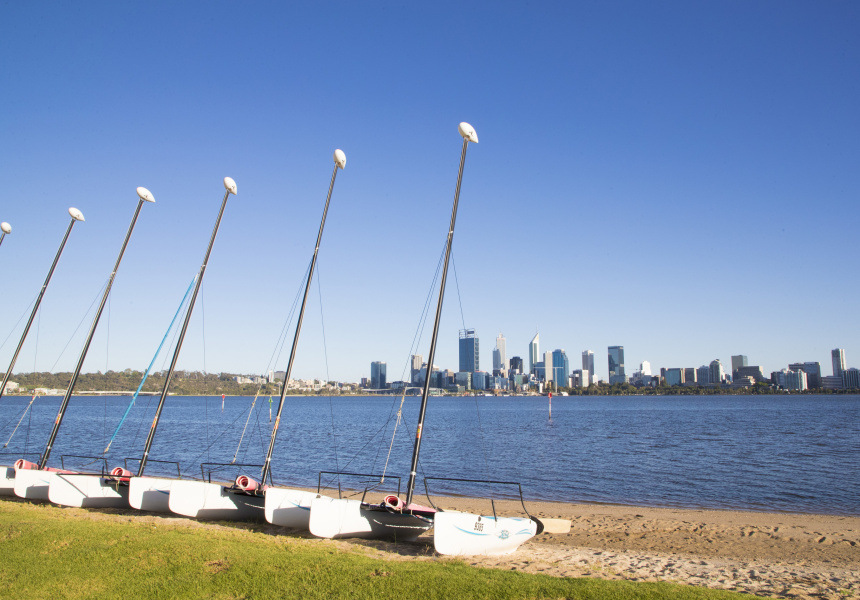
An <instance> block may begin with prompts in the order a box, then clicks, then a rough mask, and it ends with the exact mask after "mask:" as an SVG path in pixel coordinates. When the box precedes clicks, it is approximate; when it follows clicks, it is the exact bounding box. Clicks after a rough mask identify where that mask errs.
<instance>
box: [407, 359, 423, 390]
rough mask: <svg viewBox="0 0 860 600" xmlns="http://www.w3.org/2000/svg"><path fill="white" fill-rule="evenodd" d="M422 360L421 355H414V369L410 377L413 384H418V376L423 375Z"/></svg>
mask: <svg viewBox="0 0 860 600" xmlns="http://www.w3.org/2000/svg"><path fill="white" fill-rule="evenodd" d="M421 358H422V357H421V355H420V354H413V355H412V369H411V373H410V376H409V381H411V382H412V383H418V375H419V374H420V373H421Z"/></svg>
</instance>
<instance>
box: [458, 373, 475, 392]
mask: <svg viewBox="0 0 860 600" xmlns="http://www.w3.org/2000/svg"><path fill="white" fill-rule="evenodd" d="M454 383H455V384H456V385H457V386H458V387H462V388H463V389H464V390H466V391H469V390H471V389H472V371H460V372H458V373H457V375H456V376H455V377H454Z"/></svg>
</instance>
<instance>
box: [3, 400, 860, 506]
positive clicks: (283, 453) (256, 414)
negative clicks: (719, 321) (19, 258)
mask: <svg viewBox="0 0 860 600" xmlns="http://www.w3.org/2000/svg"><path fill="white" fill-rule="evenodd" d="M277 400H278V399H277V398H274V403H273V404H272V412H273V413H276V411H277ZM29 401H30V398H24V397H20V396H17V397H10V396H7V397H5V398H3V400H2V401H0V443H6V441H7V439H8V438H9V436H10V434H11V433H12V430H13V429H14V428H15V425H16V424H17V423H18V421H19V419H20V417H21V415H22V414H23V413H24V408H25V406H26V405H27V403H28V402H29ZM129 401H130V397H73V398H72V401H71V403H70V406H69V410H68V412H67V413H66V417H65V420H64V422H63V425H62V428H61V430H60V434H59V436H58V438H57V442H56V444H55V446H54V450H53V452H52V454H51V457H50V461H49V464H51V465H55V466H60V465H61V461H62V463H63V464H65V466H66V467H67V468H69V467H71V468H82V467H85V466H86V465H87V464H88V463H90V462H91V461H90V459H83V458H72V457H71V456H72V455H83V456H93V455H100V454H101V452H102V451H103V450H104V448H105V447H106V446H107V441H108V440H109V439H110V438H111V436H112V435H113V434H114V431H115V429H116V427H117V424H118V423H119V420H120V418H121V417H122V414H123V412H124V411H125V409H126V407H127V406H128V403H129ZM252 402H253V398H247V397H227V398H226V399H225V400H224V402H223V409H222V399H221V398H220V397H217V398H216V397H209V398H204V397H170V398H168V401H167V404H166V406H165V409H164V413H163V416H162V419H161V422H160V424H159V427H158V432H157V434H156V438H155V443H154V445H153V449H152V453H151V455H150V458H151V459H154V460H163V461H177V462H179V463H180V468H181V471H182V474H183V476H197V477H199V476H201V468H200V463H201V462H211V463H229V462H230V461H232V460H233V459H234V457H235V461H236V462H237V463H243V464H251V465H259V464H261V463H262V460H263V458H264V456H265V452H266V448H267V447H268V440H269V435H270V432H271V427H272V425H271V423H270V422H269V406H270V405H269V398H268V397H265V398H259V399H258V400H257V404H256V406H255V407H254V409H253V410H251V406H252ZM59 403H60V399H59V398H38V399H37V400H36V401H35V403H34V404H33V407H32V408H31V410H30V411H28V412H27V413H26V415H25V416H24V419H23V421H22V422H21V425H20V427H19V429H18V431H17V432H16V433H15V435H14V437H13V438H12V440H11V442H9V445H8V447H7V448H5V449H3V452H4V453H7V454H6V455H5V456H3V457H2V458H4V459H6V460H3V461H0V462H2V463H4V464H10V463H8V462H7V461H8V459H9V458H17V457H19V456H22V455H23V454H24V453H35V456H32V455H31V456H29V458H30V459H31V460H33V459H34V458H37V457H38V454H40V453H41V452H42V451H43V450H44V446H45V444H46V442H47V438H48V434H49V432H50V427H51V425H52V424H53V421H54V419H55V417H56V413H57V410H58V408H59ZM155 403H156V399H153V398H146V397H141V398H139V399H138V401H137V403H136V405H135V406H134V407H133V408H132V409H131V411H130V413H129V416H128V418H127V419H126V421H125V423H124V425H123V427H122V428H121V429H120V430H119V433H118V435H117V436H116V439H115V441H114V442H113V444H112V446H111V450H110V452H109V453H108V454H107V458H108V461H107V462H108V464H109V466H110V467H113V466H116V465H121V464H123V461H124V459H126V458H130V459H136V458H139V457H140V455H141V452H142V448H143V443H144V441H145V439H146V435H147V433H148V431H149V427H150V424H151V422H152V417H153V414H154V408H155ZM418 404H419V399H418V398H416V397H407V398H406V400H405V402H404V404H403V419H402V421H401V423H400V425H399V426H398V429H397V435H396V436H395V437H394V442H393V444H392V431H393V427H394V424H395V421H396V414H397V410H398V407H399V405H400V398H395V397H391V396H386V397H334V398H329V397H295V396H293V397H289V396H288V397H287V399H286V401H285V407H284V411H283V417H282V422H281V427H280V432H279V435H278V441H277V445H276V451H275V455H274V458H273V475H274V479H275V482H276V483H279V484H283V483H288V484H292V485H301V486H306V487H316V485H317V482H318V478H319V473H320V471H349V472H353V473H382V471H383V470H385V472H386V473H387V474H388V476H389V479H388V480H387V486H386V489H391V487H390V486H394V489H396V485H397V483H396V480H395V479H390V477H392V476H401V477H403V485H404V486H405V484H406V479H407V477H408V471H409V464H410V458H411V454H412V444H413V440H414V433H415V423H416V421H417V413H418ZM249 415H250V418H249ZM246 422H247V426H246ZM243 433H244V437H243ZM240 439H241V445H240ZM389 448H390V456H389ZM64 456H65V458H63V457H64ZM386 461H387V466H386ZM128 465H129V467H130V468H132V470H135V471H136V461H135V460H129V461H128ZM217 469H218V468H216V470H217ZM221 470H222V475H224V476H232V475H233V474H235V472H236V471H237V468H236V467H232V468H223V469H221ZM241 470H242V472H245V473H247V474H249V475H252V474H253V473H254V472H255V471H257V470H258V468H257V467H247V468H244V469H241ZM176 471H177V466H176V465H171V464H162V463H155V462H153V463H151V464H150V465H149V466H148V467H147V473H148V474H162V473H174V474H175V473H176ZM207 472H208V470H207ZM424 476H434V477H451V478H466V479H490V480H501V481H516V482H519V483H521V484H522V488H523V494H524V495H525V497H526V498H527V499H542V500H557V501H565V502H606V503H617V504H634V505H643V506H668V507H695V508H723V509H726V508H728V509H746V510H768V511H788V512H815V513H829V514H848V515H860V396H833V395H826V396H811V395H799V396H760V397H756V396H681V397H676V396H673V397H653V396H626V397H555V398H553V404H552V419H549V416H548V399H547V398H545V397H505V398H489V397H480V398H453V397H445V398H431V399H430V404H429V407H428V411H427V421H426V424H425V428H424V434H423V441H422V447H421V462H420V467H419V490H420V491H421V492H423V491H424V488H423V484H422V483H421V481H422V480H423V478H424ZM324 479H325V481H326V482H327V483H329V484H333V485H336V480H335V479H333V478H332V477H330V476H326V477H324ZM340 481H341V483H342V484H343V485H344V486H345V487H353V488H355V487H356V485H358V484H360V483H361V482H362V481H364V479H362V478H355V477H353V478H341V479H340ZM429 483H430V486H431V487H430V489H431V492H433V493H460V494H469V495H480V496H482V497H484V496H488V495H496V496H497V497H511V495H512V494H515V493H516V488H512V487H511V486H498V485H493V486H487V485H484V484H464V483H452V482H444V481H432V480H431V481H430V482H429Z"/></svg>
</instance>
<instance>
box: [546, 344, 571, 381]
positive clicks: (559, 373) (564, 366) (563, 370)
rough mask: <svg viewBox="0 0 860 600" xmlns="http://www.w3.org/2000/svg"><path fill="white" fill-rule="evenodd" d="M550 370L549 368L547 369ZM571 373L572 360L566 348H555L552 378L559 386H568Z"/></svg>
mask: <svg viewBox="0 0 860 600" xmlns="http://www.w3.org/2000/svg"><path fill="white" fill-rule="evenodd" d="M547 371H549V369H547ZM569 375H570V361H569V360H567V354H566V353H565V351H564V350H553V352H552V379H553V381H555V384H556V385H557V386H559V387H567V384H568V381H567V378H568V376H569Z"/></svg>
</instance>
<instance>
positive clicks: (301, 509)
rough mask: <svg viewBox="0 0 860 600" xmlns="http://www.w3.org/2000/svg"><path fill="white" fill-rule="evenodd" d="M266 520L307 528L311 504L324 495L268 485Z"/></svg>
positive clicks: (266, 491)
mask: <svg viewBox="0 0 860 600" xmlns="http://www.w3.org/2000/svg"><path fill="white" fill-rule="evenodd" d="M264 493H265V496H264V498H265V502H264V509H265V516H266V521H268V522H269V523H271V524H272V525H280V526H281V527H289V528H291V529H303V530H305V531H307V530H308V527H309V522H310V518H311V504H312V503H313V502H314V501H315V500H316V499H318V498H319V499H324V498H325V496H322V495H320V494H316V493H314V492H306V491H304V490H295V489H290V488H281V487H274V486H269V487H267V488H266V490H265V492H264Z"/></svg>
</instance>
